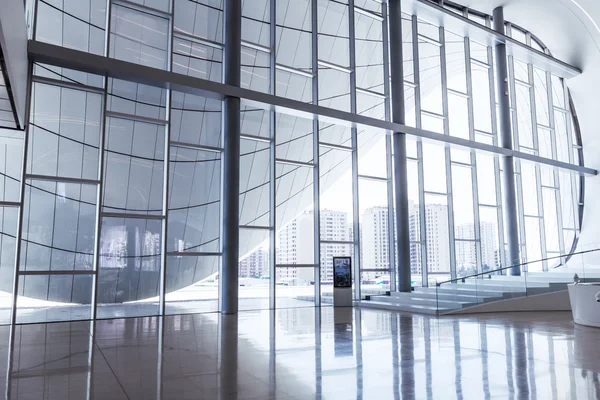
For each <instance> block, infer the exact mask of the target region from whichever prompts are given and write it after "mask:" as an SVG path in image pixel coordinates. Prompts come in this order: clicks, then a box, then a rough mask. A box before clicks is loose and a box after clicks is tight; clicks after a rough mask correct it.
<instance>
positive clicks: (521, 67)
mask: <svg viewBox="0 0 600 400" xmlns="http://www.w3.org/2000/svg"><path fill="white" fill-rule="evenodd" d="M513 60H514V64H515V76H514V77H515V79H518V80H520V81H523V82H527V83H530V82H529V70H528V68H527V63H525V62H523V61H519V60H517V59H513Z"/></svg>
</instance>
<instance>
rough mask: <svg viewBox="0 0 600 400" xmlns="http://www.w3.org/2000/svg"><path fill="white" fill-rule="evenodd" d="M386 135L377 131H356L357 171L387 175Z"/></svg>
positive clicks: (383, 176)
mask: <svg viewBox="0 0 600 400" xmlns="http://www.w3.org/2000/svg"><path fill="white" fill-rule="evenodd" d="M386 142H387V141H386V137H385V135H382V134H381V133H380V132H377V131H373V130H371V131H368V130H365V131H360V132H359V133H358V173H359V174H360V175H366V176H377V177H381V178H386V177H387V145H386Z"/></svg>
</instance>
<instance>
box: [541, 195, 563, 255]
mask: <svg viewBox="0 0 600 400" xmlns="http://www.w3.org/2000/svg"><path fill="white" fill-rule="evenodd" d="M542 197H543V199H544V227H545V230H546V250H547V251H555V252H560V251H561V248H560V243H559V239H558V237H559V234H560V232H559V231H558V215H557V208H556V206H557V204H556V190H554V189H547V188H543V189H542Z"/></svg>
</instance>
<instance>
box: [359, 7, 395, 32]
mask: <svg viewBox="0 0 600 400" xmlns="http://www.w3.org/2000/svg"><path fill="white" fill-rule="evenodd" d="M386 7H387V5H386V4H385V3H383V4H382V7H381V8H382V10H385V8H386ZM354 11H355V12H356V13H358V14H362V15H364V16H366V17H369V18H373V19H376V20H377V21H380V22H385V15H386V11H382V13H383V14H382V15H377V14H375V13H373V12H372V11H369V10H365V9H364V8H362V7H356V6H354ZM384 37H385V36H384Z"/></svg>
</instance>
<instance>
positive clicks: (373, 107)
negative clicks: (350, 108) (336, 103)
mask: <svg viewBox="0 0 600 400" xmlns="http://www.w3.org/2000/svg"><path fill="white" fill-rule="evenodd" d="M356 112H357V113H358V114H360V115H364V116H367V117H371V118H375V119H380V120H385V99H384V98H382V97H377V96H371V95H369V94H365V93H361V92H357V93H356Z"/></svg>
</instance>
